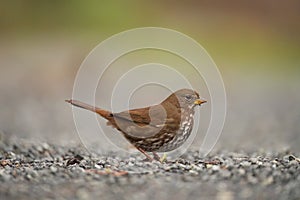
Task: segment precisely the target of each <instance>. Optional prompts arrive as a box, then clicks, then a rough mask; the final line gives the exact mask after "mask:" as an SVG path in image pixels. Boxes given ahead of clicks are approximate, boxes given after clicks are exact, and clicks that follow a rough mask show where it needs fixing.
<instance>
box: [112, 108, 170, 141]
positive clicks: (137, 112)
mask: <svg viewBox="0 0 300 200" xmlns="http://www.w3.org/2000/svg"><path fill="white" fill-rule="evenodd" d="M113 117H114V123H113V124H112V125H113V126H115V127H116V128H118V129H119V130H121V131H123V132H126V133H127V134H128V135H130V136H132V137H138V138H145V137H151V136H153V135H155V134H157V133H159V132H160V131H161V130H162V129H163V128H165V126H166V125H168V127H172V126H174V128H175V126H176V124H175V119H174V117H175V118H176V116H174V115H169V114H168V113H167V111H166V108H165V107H163V106H161V105H156V106H152V107H147V108H139V109H133V110H129V111H125V112H120V113H114V114H113Z"/></svg>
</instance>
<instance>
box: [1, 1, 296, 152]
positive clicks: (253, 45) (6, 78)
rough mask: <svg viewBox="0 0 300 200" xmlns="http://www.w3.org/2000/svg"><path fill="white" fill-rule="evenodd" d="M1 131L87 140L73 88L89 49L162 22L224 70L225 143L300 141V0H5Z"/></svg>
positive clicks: (251, 145)
mask: <svg viewBox="0 0 300 200" xmlns="http://www.w3.org/2000/svg"><path fill="white" fill-rule="evenodd" d="M0 5H1V6H0V30H1V32H0V44H1V45H0V71H1V73H0V106H1V113H0V131H1V132H2V133H4V135H8V136H13V137H21V138H26V139H30V140H39V141H40V140H50V141H51V142H55V143H57V142H59V143H63V144H67V143H70V141H71V142H74V143H76V142H78V137H77V136H76V130H75V127H74V124H73V121H72V113H71V109H70V107H69V106H67V105H65V103H64V102H63V100H64V99H66V98H69V97H70V96H71V95H72V86H73V81H74V78H75V76H76V72H77V70H78V68H79V66H80V64H81V62H82V61H83V59H84V58H85V56H86V55H87V54H88V53H89V52H90V51H91V50H92V49H93V48H94V47H95V46H96V45H97V44H98V43H100V42H101V41H103V40H104V39H106V38H108V37H110V36H111V35H113V34H116V33H119V32H121V31H125V30H128V29H132V28H136V27H145V26H157V27H165V28H170V29H174V30H177V31H180V32H182V33H184V34H187V35H188V36H190V37H192V38H194V39H195V40H197V41H198V42H199V43H200V44H201V45H202V46H203V47H204V48H205V49H206V50H207V51H208V53H209V54H210V55H211V56H212V58H213V60H214V61H215V62H216V64H217V66H218V67H219V70H220V72H221V74H222V76H223V78H224V82H225V87H226V91H227V95H228V115H227V120H226V125H225V127H224V131H223V134H222V136H221V138H220V140H219V142H218V145H217V147H218V148H226V149H241V148H242V149H243V148H244V149H256V148H257V147H259V148H265V149H271V150H272V149H278V148H294V149H296V150H299V148H300V147H299V142H300V137H299V134H300V125H299V121H300V106H299V101H300V94H299V89H300V80H299V75H300V73H299V72H300V55H299V52H300V40H299V35H300V23H299V21H300V12H299V10H300V2H299V1H297V0H288V1H272V0H264V1H258V0H254V1H238V0H229V1H215V0H213V1H211V0H204V1H185V2H183V1H182V2H175V1H170V0H167V1H144V0H140V1H137V0H130V1H79V0H74V1H38V0H27V1H16V0H11V1H1V3H0Z"/></svg>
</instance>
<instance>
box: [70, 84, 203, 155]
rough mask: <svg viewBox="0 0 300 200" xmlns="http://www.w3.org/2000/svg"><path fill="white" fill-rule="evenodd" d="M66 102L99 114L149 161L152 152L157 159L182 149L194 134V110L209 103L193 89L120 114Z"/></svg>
mask: <svg viewBox="0 0 300 200" xmlns="http://www.w3.org/2000/svg"><path fill="white" fill-rule="evenodd" d="M66 101H67V102H68V103H71V104H72V105H74V106H77V107H80V108H84V109H87V110H90V111H92V112H96V113H98V114H99V115H100V116H102V117H103V118H105V119H106V120H108V122H107V124H108V125H110V126H112V127H114V128H116V129H117V130H119V131H120V132H121V133H123V135H124V137H125V138H126V139H127V140H128V141H129V142H130V143H131V144H133V145H134V146H135V147H136V148H137V149H138V150H140V151H141V152H142V153H143V154H145V155H146V156H147V157H148V158H149V159H152V158H151V157H150V156H149V155H148V154H147V153H146V152H153V154H154V158H155V159H157V158H158V156H157V154H156V153H155V152H167V151H171V150H174V149H176V148H177V147H179V146H180V145H182V144H183V143H184V142H185V141H186V139H187V138H188V137H189V135H190V133H191V131H192V127H193V117H194V108H195V106H196V105H201V104H203V103H205V102H206V101H205V100H202V99H200V97H199V94H198V93H197V92H195V91H193V90H190V89H182V90H178V91H176V92H175V93H173V94H171V95H170V96H169V97H167V98H166V99H165V100H164V101H163V102H162V103H160V104H158V105H153V106H149V107H146V108H138V109H133V110H129V111H124V112H119V113H112V112H110V111H107V110H104V109H101V108H98V107H95V106H91V105H88V104H85V103H83V102H80V101H77V100H66Z"/></svg>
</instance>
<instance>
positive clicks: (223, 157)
mask: <svg viewBox="0 0 300 200" xmlns="http://www.w3.org/2000/svg"><path fill="white" fill-rule="evenodd" d="M70 159H71V161H72V162H71V161H70V162H69V165H66V164H65V163H66V162H67V161H68V160H70ZM72 159H73V160H72ZM143 160H144V157H143V155H140V154H136V155H135V156H132V155H127V154H125V155H118V153H116V152H107V153H106V154H101V155H98V154H95V153H93V154H89V153H87V152H86V151H84V150H82V149H80V148H78V147H74V148H68V147H59V146H54V145H50V144H48V143H42V144H32V145H24V144H22V143H16V144H8V146H5V148H0V184H1V187H0V193H1V194H4V193H5V194H6V195H8V196H7V198H6V199H17V196H15V195H16V194H18V192H16V191H22V193H20V194H22V195H23V197H25V196H26V197H28V199H36V197H40V196H45V198H46V199H47V198H48V199H55V198H56V199H74V198H75V199H76V198H78V199H94V198H98V197H100V196H101V195H102V196H101V197H103V199H136V198H130V197H132V195H133V194H136V193H139V194H143V195H142V196H143V197H144V196H147V197H148V196H151V195H152V197H153V198H152V199H160V197H161V196H159V195H160V194H161V193H164V194H165V195H166V196H164V197H162V198H161V199H170V198H167V197H169V196H170V197H171V198H173V199H174V198H175V197H178V198H180V197H182V198H183V199H187V198H188V199H197V197H199V194H200V193H201V195H202V193H204V194H208V193H207V191H209V194H210V195H213V196H212V197H213V198H214V199H236V198H240V199H259V198H260V197H261V196H263V197H264V198H266V199H272V197H274V196H276V197H278V198H279V199H296V197H299V195H300V192H298V191H299V190H298V188H299V187H300V183H299V182H300V173H299V167H300V163H299V159H298V157H297V154H292V153H291V152H288V153H287V152H277V153H274V154H272V153H269V152H268V153H263V152H262V151H260V152H254V153H238V152H233V153H230V152H222V151H221V152H218V153H215V154H213V155H209V156H208V157H205V158H201V159H200V158H199V154H198V152H197V151H188V152H187V154H186V155H183V156H182V157H181V158H180V159H177V160H172V159H168V162H166V163H160V162H157V161H154V162H146V161H143ZM220 184H221V186H220V187H216V186H218V185H220ZM37 188H38V189H37ZM270 188H272V193H269V192H268V191H270ZM52 191H55V192H52ZM49 194H51V195H49ZM184 194H187V195H186V196H184ZM47 195H48V196H47ZM118 195H119V196H118ZM124 195H126V196H124ZM168 195H169V196H168ZM123 196H124V198H123ZM101 199H102V198H101Z"/></svg>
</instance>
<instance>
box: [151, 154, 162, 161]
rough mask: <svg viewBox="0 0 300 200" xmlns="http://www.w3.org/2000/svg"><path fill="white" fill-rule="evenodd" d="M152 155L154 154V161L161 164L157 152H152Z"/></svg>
mask: <svg viewBox="0 0 300 200" xmlns="http://www.w3.org/2000/svg"><path fill="white" fill-rule="evenodd" d="M152 154H153V158H154V160H156V161H159V162H161V161H160V157H159V155H158V154H157V153H156V152H152Z"/></svg>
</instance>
